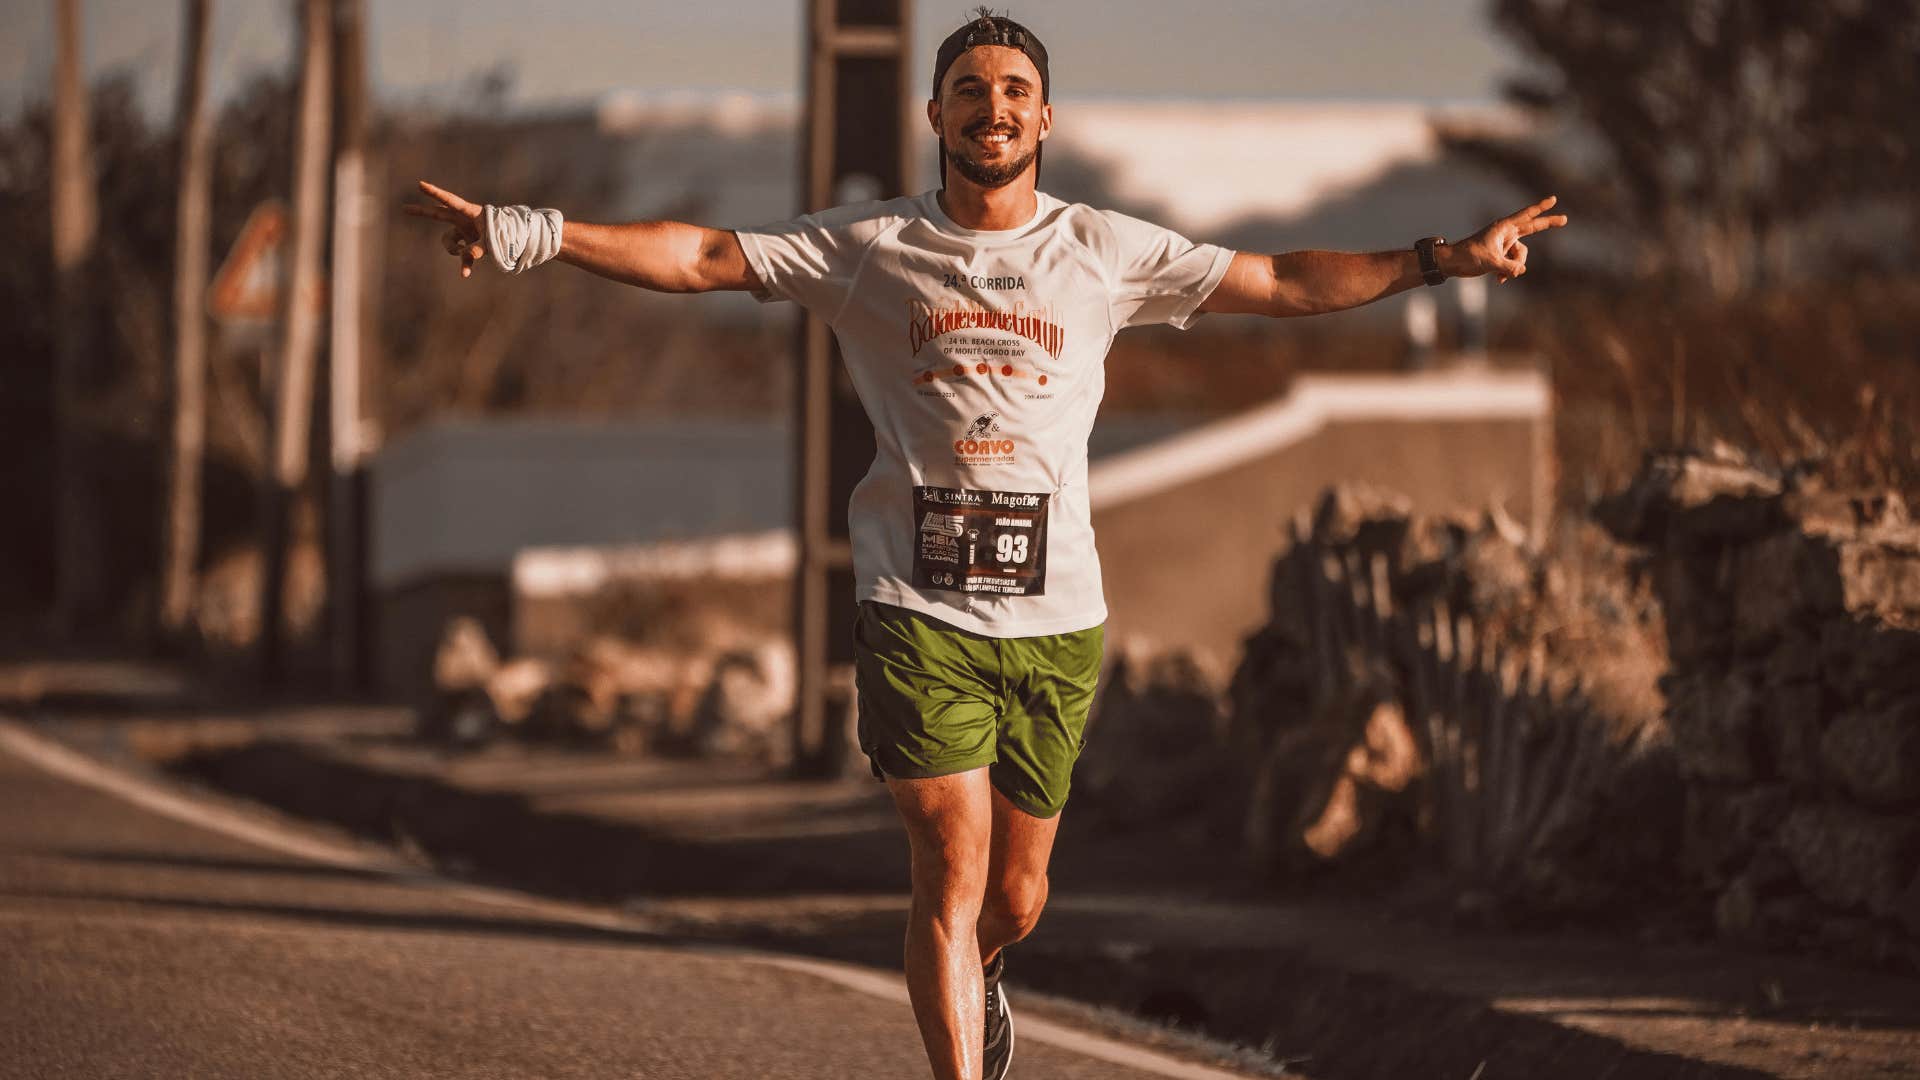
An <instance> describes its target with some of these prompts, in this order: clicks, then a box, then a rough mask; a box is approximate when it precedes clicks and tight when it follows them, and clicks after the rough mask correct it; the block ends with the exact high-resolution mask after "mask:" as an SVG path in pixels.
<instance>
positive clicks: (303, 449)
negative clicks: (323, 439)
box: [260, 0, 333, 681]
mask: <svg viewBox="0 0 1920 1080" xmlns="http://www.w3.org/2000/svg"><path fill="white" fill-rule="evenodd" d="M300 23H301V26H300V34H301V50H300V99H299V103H298V115H297V118H296V127H295V133H294V140H295V141H294V151H293V221H292V231H291V235H290V236H289V237H288V247H287V261H288V267H289V270H288V274H287V284H286V290H285V294H284V295H283V296H282V298H281V304H282V312H283V317H282V320H281V327H282V331H283V333H282V337H281V346H280V355H279V364H278V368H279V370H278V372H277V374H276V377H275V378H274V394H273V403H274V404H273V408H274V423H273V453H272V460H271V462H270V463H269V468H268V473H267V477H268V479H267V486H268V495H267V499H266V503H267V507H266V519H267V520H266V545H267V552H266V554H267V558H266V574H265V576H264V577H263V579H262V582H261V587H262V588H263V589H264V590H265V594H264V597H263V599H264V601H265V602H264V603H263V604H262V605H261V616H262V617H261V623H260V632H261V644H262V646H263V653H262V661H263V666H264V668H265V673H266V675H267V677H268V679H269V680H270V681H272V680H277V679H278V678H279V677H280V676H281V675H282V674H283V670H282V664H281V660H282V657H281V651H280V645H281V642H282V638H283V635H284V632H285V630H286V628H285V627H284V626H282V623H283V622H284V621H285V620H284V619H283V615H282V613H283V612H284V611H285V605H284V603H283V601H284V599H285V596H286V587H287V581H286V578H287V566H288V561H289V560H288V557H287V556H288V552H287V544H288V541H289V537H290V533H291V530H290V529H289V528H288V520H287V518H288V514H289V513H290V512H291V510H292V505H293V499H294V497H295V496H296V495H298V494H299V493H300V492H301V490H302V488H303V487H304V485H305V482H306V478H307V458H308V454H307V448H308V440H309V438H310V436H311V434H312V418H313V382H314V362H315V358H316V356H317V354H318V352H319V344H320V326H321V321H320V316H321V311H320V306H321V302H322V285H321V272H322V262H323V255H324V251H325V244H326V224H327V159H328V138H329V129H330V126H331V115H330V114H331V110H332V105H333V100H332V93H331V91H330V84H331V82H332V66H333V5H332V3H331V0H303V2H302V3H301V5H300Z"/></svg>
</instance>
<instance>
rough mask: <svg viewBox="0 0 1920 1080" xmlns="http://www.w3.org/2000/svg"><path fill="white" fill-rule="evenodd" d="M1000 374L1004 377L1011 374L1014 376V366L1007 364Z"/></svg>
mask: <svg viewBox="0 0 1920 1080" xmlns="http://www.w3.org/2000/svg"><path fill="white" fill-rule="evenodd" d="M1000 374H1002V375H1011V374H1013V365H1012V364H1006V365H1004V366H1002V367H1001V368H1000Z"/></svg>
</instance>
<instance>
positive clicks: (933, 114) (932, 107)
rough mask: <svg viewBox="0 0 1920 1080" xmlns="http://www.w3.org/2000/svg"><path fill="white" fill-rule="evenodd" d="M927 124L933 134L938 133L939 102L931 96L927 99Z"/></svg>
mask: <svg viewBox="0 0 1920 1080" xmlns="http://www.w3.org/2000/svg"><path fill="white" fill-rule="evenodd" d="M927 126H928V127H931V128H932V129H933V133H934V134H935V135H938V134H940V103H939V102H938V101H936V100H934V99H933V98H928V99H927Z"/></svg>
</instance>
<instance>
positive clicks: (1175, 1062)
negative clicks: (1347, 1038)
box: [0, 718, 1252, 1080]
mask: <svg viewBox="0 0 1920 1080" xmlns="http://www.w3.org/2000/svg"><path fill="white" fill-rule="evenodd" d="M0 751H4V752H6V753H9V754H12V755H13V756H14V757H17V758H19V759H21V760H22V761H25V762H27V763H28V764H30V765H33V766H35V767H37V768H39V769H41V770H43V771H45V772H49V773H52V774H53V775H55V776H58V777H60V778H61V779H63V780H69V781H72V782H73V783H76V784H83V785H85V786H87V787H91V788H94V789H95V790H97V791H102V792H105V793H107V794H109V795H113V796H115V797H117V798H120V799H123V800H125V801H127V802H129V803H132V804H133V805H135V806H138V807H141V808H142V809H145V810H150V811H152V812H153V813H156V814H159V815H161V816H162V817H168V818H172V819H173V820H175V821H179V822H184V823H185V824H188V825H193V826H196V827H198V828H202V829H206V830H208V831H209V832H216V833H220V834H222V835H225V836H228V837H231V838H233V839H235V840H239V841H242V842H244V843H248V844H253V845H255V846H256V847H262V848H266V849H267V850H269V851H277V852H280V853H281V854H285V855H291V856H294V857H295V858H300V859H306V860H308V861H309V862H317V863H321V864H324V865H327V866H337V867H344V868H348V869H355V870H365V871H372V872H375V873H382V874H387V875H389V876H391V877H393V878H394V879H396V880H399V881H405V882H410V883H417V884H421V885H427V886H431V887H433V888H436V889H441V890H444V891H447V892H450V893H453V894H456V895H458V896H460V897H462V898H465V899H470V900H477V901H480V902H482V903H488V904H496V905H500V906H505V907H515V908H520V909H522V910H525V911H528V912H532V913H537V914H540V915H542V916H545V917H547V918H550V919H554V920H557V921H565V922H571V923H573V924H575V925H579V926H589V927H593V928H594V929H598V930H606V931H610V932H614V933H626V934H633V935H635V936H642V935H647V934H649V933H652V931H649V930H648V929H647V928H646V927H645V926H643V925H639V924H638V921H637V920H635V919H632V918H630V917H623V916H620V915H614V914H610V913H607V912H603V911H598V910H595V909H592V908H587V907H582V906H576V905H573V904H566V903H561V902H558V901H551V900H542V899H540V898H538V897H533V896H528V895H525V894H523V893H516V892H511V891H508V890H505V889H493V888H488V887H485V886H480V885H468V884H466V883H464V882H456V881H450V880H448V879H446V878H442V877H438V876H436V875H433V874H428V873H423V872H420V871H417V870H409V869H404V868H398V867H395V866H393V865H392V864H390V863H387V862H384V861H382V860H381V859H379V858H377V857H376V856H374V855H373V854H371V853H369V852H366V851H363V850H359V849H356V848H353V847H350V846H348V845H345V844H337V843H333V842H331V841H328V840H324V839H321V838H318V837H309V836H302V835H300V834H298V833H296V832H293V831H292V830H290V829H288V828H286V827H284V826H280V825H276V824H273V823H270V822H264V821H255V820H251V819H248V818H246V817H244V816H242V815H240V814H239V813H237V812H235V811H232V810H228V809H226V808H225V807H222V806H218V805H214V804H211V803H206V802H200V801H196V800H194V799H191V798H188V797H187V796H185V795H183V794H181V793H178V792H174V791H169V790H167V789H166V788H164V787H162V786H161V785H159V784H157V783H155V782H154V781H152V780H149V779H147V778H145V777H142V776H139V775H136V774H134V773H129V772H125V771H122V770H120V769H116V768H114V767H112V766H110V765H107V764H104V763H102V762H99V761H96V760H94V759H93V758H90V757H87V756H85V755H84V754H80V753H78V752H76V751H74V750H71V749H68V748H67V747H65V746H63V745H61V744H60V743H58V742H55V741H54V740H52V739H50V738H48V737H47V736H44V735H41V734H39V733H37V732H34V731H32V730H30V729H28V728H26V727H23V726H22V725H20V724H18V723H16V722H14V721H12V720H8V719H4V718H0ZM693 948H694V949H695V950H697V951H700V952H706V953H711V954H714V955H724V956H731V957H736V958H738V959H741V960H745V961H748V962H750V963H754V964H759V965H762V966H765V967H774V968H780V969H782V970H784V971H793V972H799V973H802V974H806V975H811V976H813V977H815V978H818V979H823V980H825V981H827V982H830V983H833V984H834V985H836V986H839V987H842V988H844V989H847V990H852V991H854V992H856V993H861V994H866V995H867V996H869V997H875V998H879V999H881V1000H883V1001H888V1002H893V1003H895V1004H899V1005H906V1004H907V988H906V984H905V983H904V982H903V981H902V980H901V979H900V977H898V976H895V975H882V974H879V973H878V972H875V971H872V970H871V969H868V968H861V967H856V966H854V965H852V964H841V963H836V962H833V961H828V960H814V959H809V958H802V957H793V956H777V955H773V954H770V953H759V952H750V951H748V950H745V949H736V948H729V947H711V946H700V945H697V944H696V945H694V946H693ZM1018 1023H1019V1025H1020V1028H1019V1030H1020V1036H1021V1037H1022V1038H1023V1039H1031V1040H1032V1041H1034V1042H1038V1043H1045V1044H1047V1045H1049V1046H1053V1047H1056V1048H1058V1049H1061V1050H1065V1051H1067V1052H1069V1053H1074V1054H1080V1055H1082V1056H1083V1057H1089V1058H1093V1059H1094V1060H1096V1061H1105V1062H1108V1063H1110V1064H1113V1065H1119V1066H1123V1067H1125V1068H1129V1069H1135V1070H1138V1071H1140V1072H1144V1073H1151V1074H1153V1075H1155V1076H1164V1077H1167V1078H1168V1080H1249V1078H1250V1077H1251V1075H1252V1074H1249V1073H1234V1072H1224V1071H1222V1070H1220V1069H1214V1068H1209V1067H1207V1066H1204V1065H1195V1064H1191V1063H1189V1062H1185V1061H1181V1060H1179V1059H1178V1058H1173V1057H1169V1056H1167V1055H1165V1054H1160V1053H1156V1052H1155V1051H1152V1050H1148V1049H1145V1048H1143V1047H1138V1046H1133V1045H1131V1044H1128V1043H1124V1042H1121V1041H1119V1040H1118V1039H1110V1038H1107V1037H1106V1036H1104V1035H1095V1034H1092V1033H1090V1032H1085V1031H1080V1030H1077V1029H1075V1028H1070V1027H1067V1026H1065V1025H1063V1024H1057V1023H1053V1022H1051V1021H1047V1020H1042V1019H1040V1018H1039V1017H1033V1016H1022V1017H1020V1018H1019V1020H1018Z"/></svg>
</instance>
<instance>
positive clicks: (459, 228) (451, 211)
mask: <svg viewBox="0 0 1920 1080" xmlns="http://www.w3.org/2000/svg"><path fill="white" fill-rule="evenodd" d="M420 190H421V192H422V193H423V194H425V195H426V196H427V197H428V198H430V199H433V200H435V202H434V203H429V204H426V205H422V204H420V203H406V204H404V205H402V206H401V207H400V209H402V210H404V211H406V212H407V213H409V214H412V215H413V216H414V217H423V218H431V219H433V220H434V221H444V222H446V223H447V224H448V225H451V226H453V227H452V228H450V229H448V230H447V233H446V235H445V236H444V237H442V238H441V244H442V246H444V247H445V248H446V249H447V254H449V255H458V256H459V257H460V276H461V277H470V276H472V274H473V264H474V263H475V262H477V261H479V260H480V259H484V258H486V255H487V236H486V224H487V222H486V214H487V212H486V207H484V206H476V205H474V204H473V203H470V202H468V201H467V200H465V199H463V198H461V197H460V196H458V195H455V194H454V193H453V192H451V191H447V190H446V189H444V188H438V187H435V186H433V185H432V184H429V183H427V182H426V181H425V180H422V181H420Z"/></svg>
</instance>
